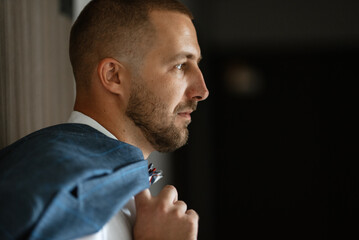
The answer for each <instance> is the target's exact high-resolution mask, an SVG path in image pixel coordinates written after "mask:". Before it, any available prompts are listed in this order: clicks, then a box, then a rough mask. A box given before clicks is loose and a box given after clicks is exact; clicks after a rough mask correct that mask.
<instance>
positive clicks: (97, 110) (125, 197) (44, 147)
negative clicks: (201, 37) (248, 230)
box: [0, 0, 208, 239]
mask: <svg viewBox="0 0 359 240" xmlns="http://www.w3.org/2000/svg"><path fill="white" fill-rule="evenodd" d="M191 19H192V15H191V13H190V12H189V10H188V9H187V8H186V7H185V6H184V5H182V4H181V3H179V2H177V1H176V0H93V1H91V2H90V3H89V4H88V5H87V6H86V7H85V9H84V10H83V11H82V13H81V14H80V16H79V17H78V19H77V20H76V22H75V23H74V25H73V27H72V30H71V36H70V60H71V64H72V67H73V71H74V75H75V80H76V92H77V95H76V102H75V106H74V110H75V111H74V112H73V113H72V114H71V117H70V120H69V122H70V124H60V125H57V126H53V127H50V128H46V129H43V130H40V131H38V132H35V133H33V134H30V135H29V136H27V137H25V138H23V139H21V140H19V141H18V142H16V143H15V144H12V145H10V146H9V147H7V148H5V149H4V150H2V151H1V152H0V158H1V161H0V169H1V170H0V176H1V183H0V194H1V199H0V205H1V207H2V208H3V209H2V210H1V212H0V238H1V239H21V238H28V239H73V238H82V239H131V238H132V237H133V238H134V239H196V236H197V228H198V215H197V214H196V213H195V211H193V210H187V206H186V204H185V203H184V202H183V201H179V200H178V196H177V192H176V189H175V188H174V187H173V186H166V187H165V188H164V189H163V190H162V191H161V192H160V193H159V195H158V196H157V197H152V196H151V194H150V193H149V190H148V189H147V188H148V173H147V163H146V161H145V160H144V159H146V158H147V157H148V156H149V154H150V153H151V152H152V151H154V150H157V151H160V152H168V151H173V150H175V149H177V148H179V147H181V146H182V145H184V144H185V143H186V141H187V138H188V130H187V126H188V125H189V124H190V122H191V113H192V112H193V111H194V110H195V109H196V106H197V103H198V101H201V100H204V99H206V98H207V97H208V90H207V88H206V85H205V82H204V79H203V76H202V73H201V71H200V69H199V67H198V62H199V61H200V59H201V53H200V48H199V45H198V42H197V37H196V31H195V28H194V26H193V24H192V21H191ZM132 196H135V197H134V198H133V197H132ZM135 211H136V212H135Z"/></svg>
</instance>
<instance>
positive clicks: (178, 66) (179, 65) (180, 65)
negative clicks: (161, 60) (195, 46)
mask: <svg viewBox="0 0 359 240" xmlns="http://www.w3.org/2000/svg"><path fill="white" fill-rule="evenodd" d="M184 66H185V64H183V63H182V64H177V65H176V66H175V68H177V69H178V70H183V68H184Z"/></svg>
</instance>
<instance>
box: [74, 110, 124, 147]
mask: <svg viewBox="0 0 359 240" xmlns="http://www.w3.org/2000/svg"><path fill="white" fill-rule="evenodd" d="M67 122H68V123H82V124H86V125H88V126H90V127H93V128H94V129H96V130H97V131H99V132H101V133H103V134H105V135H106V136H107V137H110V138H113V139H116V140H118V139H117V138H116V137H115V136H114V135H113V134H112V133H110V132H109V131H108V130H107V129H106V128H104V127H103V126H102V125H101V124H99V123H98V122H96V121H95V120H94V119H93V118H90V117H89V116H87V115H85V114H83V113H81V112H78V111H73V112H72V113H71V115H70V118H69V120H68V121H67Z"/></svg>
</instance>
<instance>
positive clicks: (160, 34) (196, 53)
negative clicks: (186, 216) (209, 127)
mask: <svg viewBox="0 0 359 240" xmlns="http://www.w3.org/2000/svg"><path fill="white" fill-rule="evenodd" d="M150 19H151V22H152V24H153V25H154V27H155V30H156V33H155V41H154V43H153V45H151V49H150V50H149V51H148V53H147V54H146V56H145V58H144V59H143V64H142V66H141V67H142V68H141V70H140V73H139V74H138V76H137V77H135V78H134V79H133V80H132V82H131V96H130V99H129V103H128V107H127V111H126V114H127V116H128V117H130V118H131V119H132V120H133V121H134V123H135V124H136V125H137V126H138V127H139V128H140V129H141V130H142V133H143V134H144V136H145V137H146V139H147V141H149V143H150V144H151V145H152V147H153V148H154V149H155V150H157V151H160V152H169V151H173V150H175V149H177V148H179V147H181V146H183V145H184V144H185V143H186V142H187V139H188V129H187V126H188V125H189V124H190V122H191V115H190V114H191V112H192V111H194V110H195V109H196V106H197V102H198V101H201V100H204V99H206V98H207V97H208V90H207V87H206V85H205V82H204V79H203V76H202V73H201V70H200V69H199V67H198V62H199V60H200V58H201V53H200V48H199V45H198V42H197V36H196V31H195V28H194V26H193V24H192V21H191V20H190V18H188V17H187V16H186V15H183V14H180V13H176V12H170V11H153V12H152V13H151V14H150Z"/></svg>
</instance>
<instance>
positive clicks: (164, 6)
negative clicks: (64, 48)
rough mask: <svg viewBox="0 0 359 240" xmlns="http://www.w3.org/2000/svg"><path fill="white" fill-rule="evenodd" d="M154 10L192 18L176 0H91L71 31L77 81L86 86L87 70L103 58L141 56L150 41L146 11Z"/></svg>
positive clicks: (72, 53) (88, 77) (71, 52)
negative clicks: (172, 12)
mask: <svg viewBox="0 0 359 240" xmlns="http://www.w3.org/2000/svg"><path fill="white" fill-rule="evenodd" d="M154 10H167V11H175V12H179V13H183V14H185V15H187V16H188V17H190V18H191V19H193V15H192V13H191V12H190V11H189V9H188V8H187V7H186V6H185V5H183V4H182V3H180V2H179V1H177V0H92V1H91V2H90V3H89V4H88V5H87V6H86V7H85V8H84V9H83V11H82V12H81V13H80V15H79V17H78V18H77V19H76V21H75V23H74V24H73V26H72V29H71V33H70V61H71V64H72V68H73V72H74V76H75V80H76V84H77V85H78V86H88V85H89V84H90V79H91V74H92V73H91V72H89V69H93V67H95V66H96V65H97V63H98V62H99V61H100V60H101V59H103V58H106V57H119V58H121V57H130V58H134V57H137V58H143V55H144V54H145V53H144V51H143V50H144V48H146V47H147V48H148V45H150V42H149V40H151V37H148V35H151V31H149V30H150V29H151V24H150V23H149V13H150V12H151V11H154ZM152 30H153V28H152ZM152 39H153V38H152ZM141 55H142V56H141Z"/></svg>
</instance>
